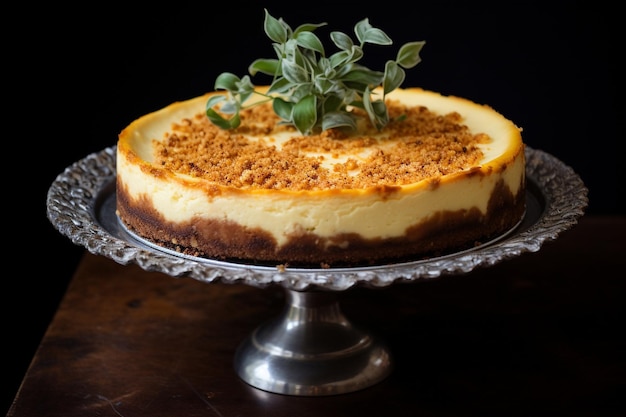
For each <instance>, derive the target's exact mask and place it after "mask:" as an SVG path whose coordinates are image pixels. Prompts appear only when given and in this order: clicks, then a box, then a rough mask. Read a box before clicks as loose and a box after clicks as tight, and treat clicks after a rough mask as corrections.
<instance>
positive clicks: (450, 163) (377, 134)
mask: <svg viewBox="0 0 626 417" xmlns="http://www.w3.org/2000/svg"><path fill="white" fill-rule="evenodd" d="M211 94H215V93H209V94H206V95H203V96H200V97H197V98H196V99H192V100H190V101H186V102H179V103H173V104H171V105H170V106H168V107H166V108H164V109H161V110H159V111H157V112H155V113H152V114H150V115H147V116H146V117H142V118H140V119H138V120H136V121H134V122H133V123H132V124H131V125H130V126H129V127H128V128H127V129H125V130H124V131H122V132H121V134H120V138H119V139H120V140H119V142H118V147H120V150H121V151H122V152H124V153H127V154H128V156H129V157H132V156H134V157H136V158H137V159H138V160H137V161H136V162H138V163H139V164H140V165H142V169H144V170H149V171H150V172H151V173H152V174H153V175H155V176H173V177H176V178H177V179H178V180H180V181H183V182H185V183H187V184H188V185H193V184H194V183H203V184H205V185H206V184H207V183H208V184H211V185H212V188H211V189H212V191H211V192H216V193H221V192H224V191H226V190H231V191H232V190H240V191H241V190H246V191H255V190H259V191H260V190H282V191H287V192H289V191H293V192H316V191H328V190H367V189H377V190H381V189H383V190H385V192H393V190H395V189H396V188H402V187H407V186H413V185H415V184H419V183H422V182H423V180H428V179H431V180H432V181H430V182H429V181H426V182H427V183H430V184H429V187H433V186H436V185H437V184H438V181H439V180H440V179H441V178H450V177H453V176H454V175H450V174H455V173H465V174H467V173H468V171H472V172H473V171H481V170H482V171H483V172H484V173H487V172H490V171H492V170H493V169H498V168H499V167H502V166H505V165H506V164H507V163H508V162H509V161H510V160H511V159H513V158H515V156H516V155H517V154H518V153H519V152H520V151H521V149H522V140H521V134H520V131H521V129H519V128H517V126H515V125H514V124H513V123H512V122H510V121H508V120H507V119H505V118H504V117H503V116H501V115H499V113H497V112H496V111H495V110H493V109H491V108H489V107H487V106H483V105H479V104H476V103H473V102H471V101H468V100H466V99H462V98H457V97H450V96H443V95H441V94H439V93H434V92H429V91H425V90H422V89H417V88H411V89H398V90H396V91H394V92H392V93H391V94H389V95H388V102H387V107H388V111H389V115H390V120H391V121H390V123H389V124H388V125H387V126H386V127H385V128H384V129H383V130H382V131H378V130H377V129H375V128H374V127H373V126H371V124H370V123H369V121H368V120H367V116H366V115H365V114H364V113H361V114H359V111H358V109H355V112H356V114H357V115H358V116H359V122H358V123H359V131H358V132H359V133H358V135H356V134H352V133H345V132H343V131H341V130H338V129H331V130H327V131H325V132H323V133H321V134H317V135H308V136H304V135H301V134H300V133H299V132H297V131H296V130H295V129H294V128H293V127H291V126H289V125H284V124H280V123H279V118H278V116H276V115H275V114H274V112H273V111H272V108H271V105H269V104H264V105H257V106H254V107H252V108H250V109H247V110H245V111H243V112H242V113H241V117H242V123H241V126H240V127H238V128H237V129H234V130H223V129H220V128H219V127H217V126H215V125H213V124H211V123H210V122H209V121H208V119H207V117H206V115H205V114H204V112H203V110H204V103H205V102H206V100H207V98H208V97H209V96H210V95H211ZM451 101H452V104H453V105H451V104H450V102H451ZM178 113H180V117H177V114H178ZM157 114H159V115H160V116H162V117H155V116H156V115H157ZM159 120H161V121H162V122H159ZM165 123H167V125H164V124H165Z"/></svg>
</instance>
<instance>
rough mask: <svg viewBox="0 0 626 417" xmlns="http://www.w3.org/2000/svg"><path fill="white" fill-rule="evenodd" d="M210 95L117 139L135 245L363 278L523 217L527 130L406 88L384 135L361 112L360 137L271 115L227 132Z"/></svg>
mask: <svg viewBox="0 0 626 417" xmlns="http://www.w3.org/2000/svg"><path fill="white" fill-rule="evenodd" d="M267 88H268V87H267V86H261V87H258V89H259V91H261V92H266V91H267ZM215 94H218V93H217V92H215V91H213V92H210V93H207V94H204V95H200V96H198V97H195V98H191V99H189V100H185V101H180V102H176V103H172V104H170V105H168V106H166V107H164V108H162V109H160V110H157V111H155V112H152V113H149V114H146V115H144V116H142V117H139V118H138V119H136V120H134V121H132V122H131V123H130V124H129V125H128V126H127V127H126V128H125V129H123V131H122V132H121V133H120V135H119V137H118V142H117V159H116V171H117V176H116V214H117V216H118V218H119V221H120V223H121V225H122V226H123V227H124V228H126V229H127V230H128V231H129V232H131V233H132V234H134V235H136V236H137V237H139V238H140V239H145V240H147V241H149V242H152V243H153V244H154V245H156V246H158V247H162V248H164V249H167V250H170V251H175V252H178V253H180V254H181V255H184V256H191V257H198V258H209V259H215V260H221V261H229V262H236V263H243V264H253V265H275V266H276V267H279V268H286V267H312V268H329V267H356V266H364V265H382V264H389V263H398V262H406V261H412V260H420V259H426V258H431V257H438V256H443V255H446V254H449V253H453V252H458V251H462V250H468V249H471V248H474V247H476V246H478V245H481V244H485V243H487V242H490V241H492V240H494V239H497V238H498V237H500V236H502V235H504V234H506V233H507V232H509V231H511V230H512V229H514V228H515V227H516V226H517V225H518V224H519V223H520V221H521V220H522V218H523V216H524V213H525V209H526V199H525V195H526V194H525V189H526V181H525V160H524V143H523V141H522V136H521V128H519V127H517V126H516V125H515V124H514V123H513V122H512V121H511V120H509V119H507V118H506V117H505V116H503V115H502V114H500V113H499V112H497V111H496V110H495V109H493V108H492V107H490V106H488V105H484V104H478V103H475V102H473V101H470V100H468V99H465V98H461V97H455V96H446V95H443V94H440V93H438V92H434V91H428V90H424V89H420V88H398V89H395V90H394V91H392V92H390V93H388V94H386V95H385V103H386V105H387V109H388V114H389V122H388V124H387V125H386V126H385V127H384V129H377V128H375V127H373V126H372V125H371V123H369V122H368V117H367V115H366V114H365V112H364V111H361V109H358V108H357V109H352V110H353V112H354V115H355V120H356V129H353V130H345V129H340V128H336V129H327V130H324V131H320V132H315V133H312V134H303V133H301V132H300V131H298V130H297V129H295V128H294V127H293V126H292V125H289V124H285V123H281V122H280V118H279V117H278V116H277V115H276V113H275V112H273V111H272V106H271V104H268V103H259V104H258V105H257V106H254V107H250V108H248V109H245V110H242V111H241V114H240V119H241V123H240V124H239V125H238V126H237V127H236V128H233V129H230V130H227V129H222V128H220V127H218V126H216V125H214V124H212V123H211V122H210V121H209V120H208V118H207V116H206V103H207V101H209V100H210V99H211V97H212V96H214V95H215Z"/></svg>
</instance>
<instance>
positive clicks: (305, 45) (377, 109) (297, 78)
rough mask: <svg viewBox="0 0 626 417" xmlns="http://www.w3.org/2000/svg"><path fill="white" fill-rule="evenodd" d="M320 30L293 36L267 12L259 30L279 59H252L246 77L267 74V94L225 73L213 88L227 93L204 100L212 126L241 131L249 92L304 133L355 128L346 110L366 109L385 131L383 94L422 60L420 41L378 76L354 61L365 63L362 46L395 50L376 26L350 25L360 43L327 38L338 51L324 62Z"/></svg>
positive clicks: (303, 29) (338, 35)
mask: <svg viewBox="0 0 626 417" xmlns="http://www.w3.org/2000/svg"><path fill="white" fill-rule="evenodd" d="M325 25H326V23H319V24H310V23H307V24H303V25H300V26H298V27H297V28H296V29H295V30H292V28H291V27H290V26H289V25H288V24H287V23H286V22H285V21H284V20H283V19H282V18H280V19H276V18H274V17H273V16H272V15H270V13H269V12H268V11H267V9H265V20H264V30H265V33H266V35H267V36H268V37H269V38H270V39H271V40H272V41H273V44H272V46H273V48H274V51H275V52H276V56H277V58H276V59H257V60H255V61H254V62H253V63H252V64H250V66H249V67H248V72H249V73H250V75H252V76H254V75H256V74H257V73H263V74H267V75H270V76H272V77H273V79H272V82H271V85H270V86H269V89H268V90H267V92H265V93H262V92H259V91H257V90H255V86H254V84H253V83H252V81H251V79H250V76H249V75H245V76H243V77H241V78H240V77H238V76H237V75H235V74H232V73H230V72H224V73H222V74H220V75H219V76H218V77H217V79H216V80H215V89H216V90H225V91H226V92H227V94H225V95H223V94H218V95H214V96H211V97H210V98H209V100H208V101H207V104H206V115H207V117H208V118H209V120H210V121H211V122H212V123H213V124H215V125H217V126H219V127H221V128H223V129H233V128H236V127H238V126H239V125H240V123H241V119H240V115H239V113H240V111H241V110H242V109H244V108H246V105H245V102H246V101H247V100H248V99H249V98H250V97H251V96H252V95H253V94H260V95H262V96H264V97H265V98H266V100H261V101H256V102H254V103H253V104H251V105H250V106H252V105H258V104H260V103H262V102H266V101H268V100H272V101H273V103H272V106H273V110H274V112H275V113H276V114H277V115H278V116H279V117H280V118H281V119H282V123H288V124H292V125H293V126H295V128H296V129H297V130H298V131H299V132H300V133H301V134H305V135H306V134H311V133H313V132H319V131H323V130H327V129H331V128H348V129H350V130H354V129H356V119H355V117H354V114H353V113H352V112H350V110H349V108H350V107H355V108H361V109H363V110H365V112H367V115H368V116H369V119H370V121H371V123H372V124H373V125H374V126H375V127H376V128H377V129H382V128H383V127H385V126H386V125H387V123H388V122H389V115H388V112H387V106H386V105H385V96H386V95H387V94H389V93H390V92H391V91H393V90H395V89H396V88H398V87H399V86H400V85H401V84H402V82H403V81H404V79H405V76H406V75H405V71H404V69H410V68H413V67H414V66H416V65H417V64H418V63H419V62H420V61H421V58H420V55H419V53H420V51H421V49H422V47H423V46H424V44H425V42H424V41H419V42H408V43H406V44H404V45H403V46H402V47H401V48H400V49H399V51H398V53H397V56H396V59H395V60H388V61H387V62H386V64H385V70H384V72H380V71H375V70H371V69H369V68H367V67H365V66H363V65H360V64H358V63H357V62H358V61H359V60H360V59H361V58H362V57H363V47H364V45H365V44H367V43H369V44H375V45H391V44H392V40H391V39H390V38H389V36H387V34H386V33H385V32H383V31H382V30H381V29H378V28H375V27H373V26H372V25H371V24H370V23H369V20H368V19H367V18H365V19H363V20H361V21H359V22H358V23H357V24H356V25H355V27H354V33H355V34H356V38H357V40H358V42H357V43H355V42H353V40H352V39H351V38H350V36H348V35H346V34H344V33H342V32H337V31H334V32H331V33H330V38H331V40H332V41H333V43H334V44H335V46H336V47H337V48H339V51H337V52H336V53H334V54H332V55H330V56H328V57H327V56H326V53H325V50H324V46H323V45H322V42H321V41H320V39H319V38H318V37H317V36H316V35H315V34H314V33H313V31H314V30H315V29H317V28H318V27H321V26H325ZM381 84H382V96H380V94H378V97H375V94H374V89H375V88H377V87H380V86H381ZM218 104H219V107H218ZM250 106H248V107H250ZM218 108H219V111H218ZM223 115H228V117H224V116H223Z"/></svg>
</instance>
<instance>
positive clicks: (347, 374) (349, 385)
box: [234, 289, 392, 396]
mask: <svg viewBox="0 0 626 417" xmlns="http://www.w3.org/2000/svg"><path fill="white" fill-rule="evenodd" d="M285 291H286V301H285V304H286V305H285V308H284V310H283V312H282V313H281V314H280V315H279V316H278V317H277V318H276V319H274V320H271V321H269V322H267V323H264V324H262V325H261V326H259V327H258V328H256V329H255V330H254V331H253V332H252V334H251V335H250V336H249V337H248V338H247V339H246V340H245V341H244V342H243V343H242V344H241V345H240V346H239V347H238V349H237V352H236V353H235V360H234V361H235V370H236V372H237V374H238V375H239V377H240V378H241V379H243V380H244V381H245V382H246V383H248V384H249V385H252V386H253V387H255V388H259V389H261V390H264V391H269V392H273V393H277V394H287V395H303V396H321V395H335V394H344V393H348V392H352V391H357V390H361V389H363V388H367V387H369V386H371V385H374V384H376V383H378V382H380V381H381V380H383V379H385V378H386V377H387V376H388V375H389V373H390V372H391V367H392V363H391V357H390V354H389V352H388V350H387V348H386V347H385V346H383V344H382V343H381V342H379V341H377V340H376V339H375V338H374V337H373V336H372V335H370V334H368V333H366V332H364V331H362V330H359V329H357V328H355V327H353V326H352V324H351V323H350V322H349V321H348V320H347V319H346V317H345V316H344V315H343V313H342V312H341V310H340V307H339V302H338V299H337V295H336V292H325V291H304V292H299V291H294V290H289V289H285Z"/></svg>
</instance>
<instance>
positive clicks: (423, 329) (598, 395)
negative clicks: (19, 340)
mask: <svg viewBox="0 0 626 417" xmlns="http://www.w3.org/2000/svg"><path fill="white" fill-rule="evenodd" d="M625 236H626V217H621V216H591V217H583V218H581V219H580V222H579V224H577V225H576V226H574V227H573V228H572V229H571V230H568V231H566V232H564V233H563V234H562V235H561V236H559V238H558V239H557V240H556V241H553V242H548V243H546V244H544V246H543V247H542V248H541V250H540V251H539V252H537V253H528V254H524V255H522V256H519V257H517V258H515V259H511V260H507V261H504V262H501V263H499V264H497V265H494V266H492V267H488V268H480V269H478V270H475V271H473V272H471V273H468V274H465V275H457V276H448V277H443V278H438V279H433V280H422V281H418V282H414V283H411V284H406V285H405V284H399V285H394V286H391V287H389V288H385V289H368V288H355V289H351V290H348V291H345V292H342V293H341V294H340V296H339V300H340V305H341V307H342V310H343V312H344V313H345V315H346V316H347V317H348V318H349V319H350V320H351V321H352V322H353V324H355V325H357V326H360V327H364V328H368V329H369V330H371V331H372V332H374V333H376V334H377V335H379V336H380V337H382V338H383V339H384V340H385V341H386V342H387V344H388V345H389V347H390V349H391V351H392V353H393V356H394V361H395V367H394V371H393V372H392V374H391V376H389V377H388V378H387V379H386V380H384V381H383V382H382V383H379V384H377V385H375V386H372V387H370V388H367V389H364V390H361V391H358V392H354V393H350V394H342V395H336V396H326V397H296V396H286V395H278V394H271V393H266V392H263V391H259V390H257V389H255V388H252V387H250V386H248V385H247V384H246V383H244V382H242V381H241V380H240V379H239V378H238V377H237V375H236V374H235V372H234V369H233V355H234V352H235V349H236V348H237V345H238V344H239V343H240V342H241V341H242V340H243V339H244V338H245V337H246V336H247V335H248V334H249V333H250V332H251V331H252V330H253V329H254V328H255V327H256V326H257V325H259V324H260V323H262V322H264V321H265V320H268V319H270V318H273V317H275V316H276V315H277V314H279V312H280V311H281V309H282V307H283V306H284V299H285V298H284V296H285V294H284V292H283V290H282V288H280V287H272V288H266V289H259V288H254V287H249V286H246V285H229V284H205V283H201V282H199V281H196V280H193V279H191V278H172V277H169V276H166V275H164V274H161V273H155V272H146V271H144V270H142V269H140V268H139V267H136V266H134V265H133V266H122V265H119V264H117V263H115V262H113V261H111V260H109V259H107V258H104V257H100V256H94V255H91V254H88V253H86V254H85V255H84V258H83V259H82V261H81V263H80V265H79V267H78V269H77V270H76V272H75V274H74V276H73V278H72V281H71V283H70V285H69V288H68V290H67V292H66V294H65V296H64V298H63V300H62V303H61V305H60V307H59V309H58V311H57V313H56V315H55V317H54V319H53V321H52V323H51V324H50V326H49V328H48V330H47V332H46V334H45V336H44V338H43V340H42V342H41V344H40V346H39V348H38V350H37V352H36V354H35V357H34V358H33V361H32V363H31V365H30V367H29V369H28V371H27V373H26V375H25V377H24V379H23V382H22V385H21V387H20V389H19V391H18V393H17V395H16V397H15V400H14V402H13V405H12V407H11V409H10V410H9V413H8V416H12V417H31V416H33V417H34V416H38V417H40V416H46V417H53V416H59V417H60V416H63V417H74V416H76V417H78V416H80V417H84V416H112V417H119V416H124V417H131V416H151V417H160V416H168V417H170V416H218V417H227V416H232V417H235V416H238V417H241V416H272V417H280V416H290V417H293V416H299V417H306V416H326V417H330V416H352V415H354V416H418V415H419V416H462V415H481V416H492V415H493V416H558V415H563V416H618V415H624V413H625V412H626V400H625V396H624V392H625V391H624V387H625V386H626V385H624V384H625V383H626V333H625V332H624V325H623V313H624V306H625V305H626V283H625V280H624V270H625V269H626V253H625V250H624V249H626V245H625V244H624V239H625Z"/></svg>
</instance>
